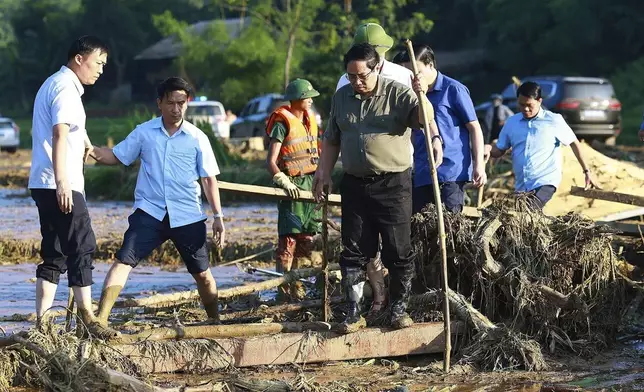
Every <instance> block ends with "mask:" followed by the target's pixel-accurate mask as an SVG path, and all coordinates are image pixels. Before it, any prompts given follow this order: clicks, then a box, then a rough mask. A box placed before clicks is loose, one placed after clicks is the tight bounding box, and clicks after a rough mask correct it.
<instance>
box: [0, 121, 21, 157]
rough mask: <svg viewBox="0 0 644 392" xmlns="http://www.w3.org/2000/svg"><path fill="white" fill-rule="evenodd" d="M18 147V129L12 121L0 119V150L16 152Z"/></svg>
mask: <svg viewBox="0 0 644 392" xmlns="http://www.w3.org/2000/svg"><path fill="white" fill-rule="evenodd" d="M19 145H20V128H18V125H16V123H15V122H13V120H12V119H10V118H6V117H0V150H2V151H7V152H10V153H14V152H16V150H18V146H19Z"/></svg>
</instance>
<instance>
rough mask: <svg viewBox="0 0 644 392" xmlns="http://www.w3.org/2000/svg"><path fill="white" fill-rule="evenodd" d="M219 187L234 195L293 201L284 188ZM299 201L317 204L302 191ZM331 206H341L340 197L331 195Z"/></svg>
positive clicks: (224, 184) (229, 183) (237, 185)
mask: <svg viewBox="0 0 644 392" xmlns="http://www.w3.org/2000/svg"><path fill="white" fill-rule="evenodd" d="M217 184H218V185H219V190H222V191H228V192H233V193H246V194H252V195H258V196H266V197H270V198H271V199H276V200H292V199H291V197H290V196H289V195H287V194H286V191H284V189H282V188H273V187H270V186H259V185H248V184H237V183H234V182H223V181H219V182H217ZM298 200H299V201H310V202H312V203H315V199H314V198H313V193H312V192H309V191H302V190H300V197H299V198H298ZM329 205H333V206H339V205H340V195H338V194H330V195H329Z"/></svg>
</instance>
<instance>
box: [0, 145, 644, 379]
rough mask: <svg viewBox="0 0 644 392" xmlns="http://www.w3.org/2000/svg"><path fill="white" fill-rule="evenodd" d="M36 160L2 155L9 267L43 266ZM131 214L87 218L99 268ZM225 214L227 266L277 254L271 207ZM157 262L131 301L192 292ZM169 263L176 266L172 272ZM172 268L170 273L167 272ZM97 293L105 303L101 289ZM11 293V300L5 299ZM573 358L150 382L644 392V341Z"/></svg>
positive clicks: (380, 363)
mask: <svg viewBox="0 0 644 392" xmlns="http://www.w3.org/2000/svg"><path fill="white" fill-rule="evenodd" d="M624 154H628V155H627V158H626V159H627V160H633V161H635V162H641V160H639V157H640V155H639V153H638V152H636V153H632V152H628V153H624ZM633 154H636V155H635V156H636V157H637V158H633ZM615 155H620V152H619V151H617V152H615ZM623 156H624V155H623V154H622V155H620V157H623ZM29 158H30V155H29V153H28V152H25V151H21V152H19V153H18V154H16V155H11V156H9V155H7V154H4V153H3V154H1V156H0V221H1V222H2V225H0V240H1V241H0V262H4V263H6V264H16V263H19V262H35V261H37V260H38V253H37V251H38V248H39V238H40V234H39V232H38V216H37V211H36V209H35V206H34V205H33V202H32V201H31V198H30V197H29V196H28V194H27V193H26V191H25V190H24V186H25V185H26V177H27V176H28V171H29V168H28V161H29ZM131 206H132V203H128V202H94V201H91V200H90V202H89V210H90V215H91V216H92V219H93V227H94V230H95V231H96V234H97V238H98V239H99V240H98V241H99V251H98V258H99V259H103V260H105V261H109V260H111V259H112V258H113V254H114V252H115V251H116V250H117V249H118V247H119V246H120V241H121V238H122V234H123V233H124V231H125V230H126V229H127V216H128V215H129V213H130V212H131ZM226 213H227V218H226V223H227V230H228V234H227V238H228V242H229V244H230V245H229V247H228V248H227V249H226V250H225V251H224V258H225V259H227V260H231V259H234V258H235V257H243V256H245V255H248V254H252V253H253V252H258V251H260V250H264V249H269V248H270V247H272V246H274V243H275V241H276V238H275V227H276V224H277V213H276V208H275V205H274V204H272V203H269V204H255V205H249V204H237V205H227V206H226ZM629 241H630V242H631V243H632V244H633V246H634V247H638V246H641V244H640V243H639V239H637V238H630V239H628V241H626V242H629ZM634 254H635V256H636V257H640V256H641V253H634ZM270 258H271V255H270V254H268V255H266V256H264V257H263V258H262V259H263V260H269V259H270ZM150 259H151V260H150V262H151V264H149V265H147V266H145V267H143V268H140V269H139V270H138V275H136V276H135V275H133V277H132V279H133V282H134V281H136V282H139V284H142V286H141V285H139V284H131V285H129V287H126V292H125V294H126V295H127V294H130V295H134V294H141V293H147V294H151V293H153V292H168V291H174V290H184V289H186V288H187V287H188V286H190V284H191V282H190V281H189V279H188V278H189V276H187V274H186V273H185V271H183V270H182V269H181V266H180V263H179V262H178V260H177V258H176V255H174V254H173V253H172V249H163V250H161V251H160V252H157V253H156V254H155V255H153V256H152V257H151V258H150ZM168 260H170V261H171V263H167V261H168ZM160 261H163V262H164V263H163V264H164V266H163V267H161V265H160V264H159V262H160ZM155 264H156V265H155ZM167 264H170V267H168V266H167ZM262 266H263V267H267V268H270V266H271V265H270V264H266V263H265V264H263V265H262ZM107 267H108V265H107V264H99V265H98V266H97V270H96V272H97V279H96V281H97V282H101V281H102V276H103V275H104V273H105V270H106V269H107ZM3 268H4V270H2V269H3ZM16 268H17V270H15V269H16ZM230 268H231V269H230V270H226V271H227V273H228V274H229V276H228V277H227V278H222V280H220V283H222V285H223V286H229V285H236V284H241V283H242V282H244V281H248V280H257V279H261V278H259V277H257V276H253V275H248V274H243V273H241V272H239V271H238V270H237V269H236V268H234V267H230ZM34 270H35V265H33V264H24V265H22V266H17V265H14V266H11V265H6V266H4V267H0V275H4V276H11V279H8V278H5V279H3V280H2V284H0V296H1V297H2V298H3V301H2V303H1V304H0V313H2V314H0V316H8V315H10V314H12V313H22V312H29V311H31V309H29V307H31V305H32V303H33V298H32V295H35V293H33V287H34V285H33V279H32V275H31V274H33V271H34ZM164 270H165V271H164ZM168 270H169V271H168ZM172 270H174V272H173V271H172ZM226 271H218V272H217V274H216V275H217V276H222V273H223V272H226ZM164 273H165V274H166V275H164ZM5 274H6V275H5ZM152 278H154V279H152ZM184 278H185V279H184ZM61 287H63V286H62V285H61ZM59 291H60V293H59V296H58V297H57V301H58V302H57V303H59V304H62V303H64V300H65V298H66V290H59ZM94 291H95V294H96V295H98V293H96V292H97V291H98V290H94ZM9 294H11V295H13V297H11V298H9V297H7V296H8V295H9ZM2 326H3V327H5V326H6V324H4V323H3V324H2ZM25 326H28V324H17V325H15V324H14V325H11V326H9V327H10V328H11V327H13V328H14V329H20V328H24V327H25ZM568 354H569V355H566V356H565V357H550V358H548V360H549V364H550V367H551V371H549V372H538V373H535V372H533V373H528V372H521V371H503V372H495V373H485V372H476V371H474V370H472V369H469V368H468V367H466V366H454V367H453V370H452V372H451V373H450V374H449V375H447V376H445V375H443V374H442V373H441V372H440V368H441V362H440V361H441V358H440V357H439V356H423V357H409V358H391V359H365V360H360V361H351V362H343V363H332V364H306V365H291V366H264V367H260V368H247V369H231V370H229V371H227V372H221V373H217V374H200V375H187V374H174V375H155V376H151V377H150V378H149V380H150V381H152V382H153V383H154V384H155V385H158V386H162V387H181V386H186V385H188V386H195V385H200V384H203V383H207V382H213V383H217V382H222V381H230V380H231V378H238V379H239V380H240V381H239V382H238V383H237V385H238V386H239V385H248V383H247V381H248V380H260V381H275V380H281V381H286V382H288V383H289V384H290V385H291V386H293V387H295V386H298V387H299V390H305V391H316V390H322V389H321V387H323V388H324V389H323V390H325V391H387V390H391V391H394V390H396V391H404V390H405V389H402V388H401V387H403V386H406V387H407V388H408V389H407V390H409V391H570V390H598V391H599V390H602V391H603V390H605V391H634V390H644V343H642V342H640V341H637V340H636V341H632V342H626V343H623V344H617V345H615V346H614V347H611V348H608V349H607V350H605V351H604V352H603V353H602V354H600V355H597V356H594V357H592V358H582V357H579V356H578V355H577V354H576V353H572V352H571V353H568ZM457 359H458V358H457ZM245 381H246V384H244V382H245ZM234 384H235V383H229V385H234ZM215 385H216V384H215ZM395 388H398V389H395ZM16 390H21V389H16ZM22 390H24V389H22ZM232 390H234V389H232ZM238 390H244V389H238ZM260 390H261V389H260Z"/></svg>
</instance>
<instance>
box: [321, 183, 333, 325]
mask: <svg viewBox="0 0 644 392" xmlns="http://www.w3.org/2000/svg"><path fill="white" fill-rule="evenodd" d="M322 203H323V204H322V279H324V286H322V299H323V306H322V317H323V320H324V321H325V322H328V321H329V318H330V314H329V313H330V310H331V306H330V305H329V226H328V223H329V186H328V185H325V186H324V200H323V201H322Z"/></svg>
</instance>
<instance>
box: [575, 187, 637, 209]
mask: <svg viewBox="0 0 644 392" xmlns="http://www.w3.org/2000/svg"><path fill="white" fill-rule="evenodd" d="M570 194H571V195H573V196H581V197H585V198H588V199H599V200H606V201H612V202H615V203H622V204H629V205H632V206H638V207H644V196H637V195H629V194H626V193H619V192H611V191H605V190H602V189H584V188H582V187H580V186H573V187H571V188H570Z"/></svg>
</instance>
